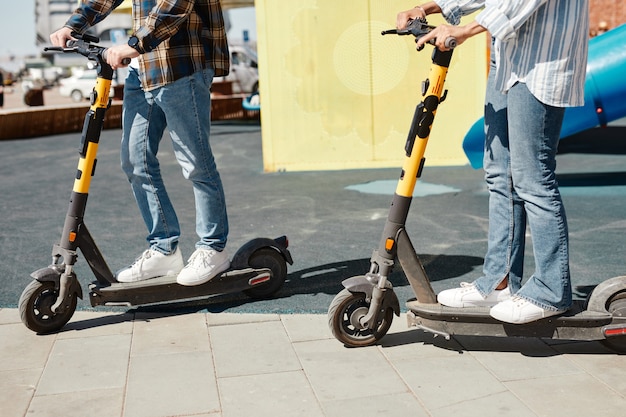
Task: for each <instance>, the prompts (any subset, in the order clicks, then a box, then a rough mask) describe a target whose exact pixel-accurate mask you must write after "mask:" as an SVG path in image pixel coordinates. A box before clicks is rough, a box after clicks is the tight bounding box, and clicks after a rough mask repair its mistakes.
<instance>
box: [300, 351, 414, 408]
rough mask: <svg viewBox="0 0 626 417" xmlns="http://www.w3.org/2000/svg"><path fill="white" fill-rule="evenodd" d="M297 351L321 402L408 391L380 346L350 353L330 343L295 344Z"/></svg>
mask: <svg viewBox="0 0 626 417" xmlns="http://www.w3.org/2000/svg"><path fill="white" fill-rule="evenodd" d="M294 349H295V350H296V353H297V354H298V358H300V361H301V362H302V366H303V367H304V371H305V372H306V374H307V376H308V378H309V380H310V381H311V385H312V386H313V390H314V391H315V393H316V395H317V397H318V398H319V399H320V401H323V402H327V401H332V400H346V399H356V398H366V397H369V396H372V395H387V394H398V393H405V392H407V391H408V388H407V386H406V385H405V384H404V383H403V382H402V380H401V379H400V377H399V376H398V375H397V373H396V372H395V371H394V369H393V367H392V366H391V364H390V363H389V362H388V361H387V359H386V358H385V357H384V355H382V354H381V352H380V351H379V350H378V348H377V347H376V346H371V347H367V348H358V349H349V348H345V347H344V346H343V345H342V344H341V343H338V342H337V341H336V340H334V339H332V340H331V339H329V340H320V341H312V342H302V343H295V344H294Z"/></svg>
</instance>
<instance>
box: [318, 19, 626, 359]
mask: <svg viewBox="0 0 626 417" xmlns="http://www.w3.org/2000/svg"><path fill="white" fill-rule="evenodd" d="M432 29H433V27H432V26H428V25H427V23H426V21H425V20H413V21H412V22H410V24H409V26H408V27H407V28H406V29H402V30H395V29H394V30H389V31H384V32H383V33H382V34H383V35H384V34H388V33H393V34H397V35H413V36H415V40H416V41H417V40H419V39H420V38H421V37H422V36H424V35H425V34H426V33H428V32H429V31H430V30H432ZM449 41H450V42H449V44H448V45H447V47H448V48H452V47H453V46H455V41H454V39H449ZM452 53H453V49H449V50H447V51H440V50H439V49H437V48H434V50H433V54H432V65H431V68H430V74H429V76H428V78H427V79H426V80H425V81H424V82H423V83H422V100H421V102H420V103H419V104H418V105H417V107H416V109H415V113H414V116H413V120H412V122H411V127H410V130H409V134H408V138H407V141H406V145H405V152H406V158H405V161H404V165H403V167H402V171H401V174H400V179H399V181H398V185H397V188H396V191H395V194H394V196H393V200H392V202H391V207H390V209H389V213H388V217H387V220H386V223H385V226H384V230H383V233H382V236H381V239H380V243H379V245H378V249H376V250H374V252H373V254H372V257H371V260H370V269H369V272H367V273H366V274H365V275H359V276H354V277H352V278H348V279H346V280H345V281H343V282H342V284H343V286H344V289H343V290H342V291H341V292H339V294H337V295H336V296H335V298H334V299H333V301H332V302H331V304H330V307H329V309H328V323H329V327H330V329H331V331H332V333H333V335H334V336H335V338H337V339H338V340H339V341H340V342H342V343H343V344H344V345H346V346H349V347H359V346H369V345H373V344H375V343H376V342H377V341H378V340H380V339H381V338H382V337H383V336H385V334H386V333H387V331H388V330H389V328H390V326H391V323H392V321H393V317H394V314H395V315H397V316H399V315H400V304H399V302H398V298H397V296H396V294H395V293H394V291H393V288H392V285H391V283H390V282H389V281H388V277H389V275H390V273H391V271H392V269H393V267H394V266H395V262H396V260H397V261H399V262H400V266H401V267H402V269H403V271H404V274H405V276H406V277H407V280H408V281H409V283H410V285H411V289H412V290H413V293H414V295H415V297H416V298H415V299H413V300H409V301H408V302H407V304H406V306H407V309H408V312H407V321H408V325H409V327H411V326H414V327H416V328H419V329H422V330H425V331H427V332H430V333H433V334H434V335H435V336H437V335H440V336H443V337H445V338H446V339H449V338H450V337H451V336H452V335H474V336H501V337H511V336H517V337H540V338H551V339H565V340H581V341H593V340H597V341H600V342H602V343H603V344H605V345H606V346H607V347H609V348H611V349H613V350H616V351H620V352H624V351H626V276H619V277H615V278H611V279H609V280H607V281H604V282H602V283H601V284H600V285H598V286H597V287H596V288H595V289H594V290H593V292H592V293H591V294H590V295H589V297H588V298H587V299H586V300H584V301H582V300H577V301H575V303H574V305H573V307H572V308H571V309H569V310H568V311H566V312H565V313H563V314H561V315H559V316H554V317H550V318H546V319H542V320H539V321H536V322H533V323H528V324H521V325H516V324H508V323H503V322H500V321H498V320H496V319H494V318H492V317H491V316H490V315H489V308H487V307H473V308H452V307H446V306H443V305H441V304H438V303H437V297H436V295H435V293H434V291H433V289H432V286H431V284H430V280H429V278H428V276H427V274H426V272H425V271H424V267H423V266H422V263H421V261H420V259H419V257H418V256H417V254H416V253H415V249H414V248H413V244H412V243H411V240H410V238H409V236H408V234H407V231H406V229H405V222H406V219H407V216H408V213H409V208H410V205H411V200H412V196H413V191H414V188H415V184H416V182H417V181H418V180H419V178H420V177H421V173H422V170H423V167H424V162H425V159H424V151H425V149H426V144H427V142H428V139H429V136H430V131H431V128H432V124H433V121H434V119H435V114H436V111H437V107H438V106H439V104H440V103H441V102H442V101H443V100H444V99H445V96H446V93H447V91H446V90H444V88H443V86H444V82H445V77H446V74H447V71H448V67H449V64H450V61H451V59H452Z"/></svg>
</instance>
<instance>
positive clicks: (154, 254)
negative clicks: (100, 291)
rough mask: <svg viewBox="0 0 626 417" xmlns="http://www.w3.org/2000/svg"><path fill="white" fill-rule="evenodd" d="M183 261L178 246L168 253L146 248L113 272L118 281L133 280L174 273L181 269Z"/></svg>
mask: <svg viewBox="0 0 626 417" xmlns="http://www.w3.org/2000/svg"><path fill="white" fill-rule="evenodd" d="M183 266H184V262H183V256H182V255H181V253H180V251H179V250H178V248H176V250H175V251H174V252H172V253H171V254H169V255H165V254H163V253H161V252H159V251H156V250H153V249H147V250H146V251H144V252H143V253H142V254H141V256H140V257H139V258H137V259H136V260H135V262H133V264H132V265H131V266H129V267H126V268H124V269H120V270H119V271H117V272H116V273H115V278H116V279H117V281H118V282H135V281H143V280H146V279H151V278H157V277H162V276H165V275H176V274H178V273H179V272H180V270H181V269H183Z"/></svg>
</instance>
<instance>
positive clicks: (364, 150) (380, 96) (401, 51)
mask: <svg viewBox="0 0 626 417" xmlns="http://www.w3.org/2000/svg"><path fill="white" fill-rule="evenodd" d="M255 5H256V16H257V40H258V46H257V47H258V53H259V72H260V95H261V109H262V110H261V125H262V137H263V161H264V169H265V170H266V171H270V172H271V171H283V170H286V171H302V170H334V169H351V168H370V167H371V168H373V167H395V166H400V165H401V164H402V160H403V156H404V153H403V149H404V142H405V140H406V136H407V133H406V132H407V130H408V128H409V125H410V122H411V118H412V115H413V111H414V109H415V106H416V105H417V104H418V103H419V101H420V98H421V94H420V90H421V82H422V81H423V80H424V79H426V77H427V75H428V72H429V67H430V56H431V48H430V47H426V48H425V49H424V50H423V51H422V52H419V53H418V52H416V51H415V42H414V38H413V36H403V37H399V36H396V35H387V36H381V35H380V32H381V30H384V29H390V28H392V27H393V26H394V25H395V16H396V13H397V12H398V11H401V10H405V9H407V8H410V7H412V6H414V4H413V3H411V2H408V1H406V0H401V1H400V0H391V1H380V0H341V1H338V0H289V1H282V0H256V3H255ZM442 22H443V20H442V19H441V17H440V16H432V17H431V18H430V23H431V24H437V23H442ZM485 45H486V43H485V37H484V36H477V37H475V38H473V39H471V40H469V41H468V42H466V43H464V44H463V45H462V46H461V47H459V48H458V50H457V51H455V55H454V56H453V58H452V61H453V62H452V64H451V66H450V71H449V73H448V78H447V83H446V88H447V89H448V90H449V93H448V98H447V100H446V101H445V102H443V103H442V104H441V106H440V107H439V109H438V111H437V118H436V120H435V123H434V125H433V130H432V134H431V139H430V141H429V144H428V149H427V151H426V158H427V162H426V163H427V164H429V165H464V164H466V163H467V159H466V158H465V155H464V153H463V151H462V148H461V143H462V140H463V137H464V135H465V133H466V132H467V130H468V129H469V127H470V126H471V125H472V123H474V122H475V121H476V119H478V118H479V117H480V116H481V115H482V107H483V98H484V91H485V82H486V78H485V74H486V69H485V54H486V47H485Z"/></svg>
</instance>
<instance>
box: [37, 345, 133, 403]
mask: <svg viewBox="0 0 626 417" xmlns="http://www.w3.org/2000/svg"><path fill="white" fill-rule="evenodd" d="M130 341H131V335H113V336H97V337H92V338H77V339H66V340H58V341H57V342H56V343H55V345H54V348H53V349H52V352H51V354H50V359H49V360H48V364H47V366H46V369H45V370H44V372H43V375H42V377H41V381H40V382H39V386H38V388H37V395H52V394H61V393H68V392H80V391H92V390H98V389H107V388H121V387H124V386H125V384H126V373H127V367H128V357H129V354H130Z"/></svg>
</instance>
